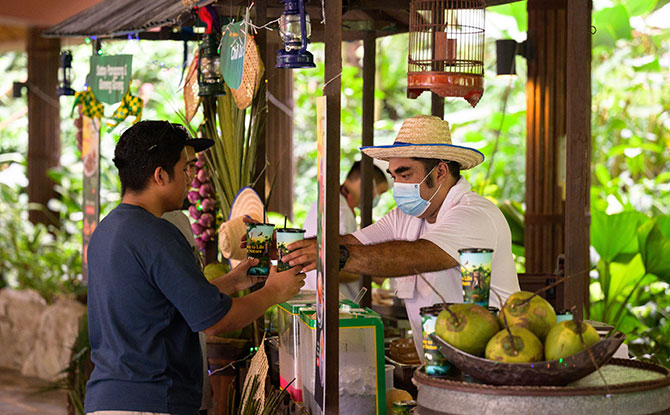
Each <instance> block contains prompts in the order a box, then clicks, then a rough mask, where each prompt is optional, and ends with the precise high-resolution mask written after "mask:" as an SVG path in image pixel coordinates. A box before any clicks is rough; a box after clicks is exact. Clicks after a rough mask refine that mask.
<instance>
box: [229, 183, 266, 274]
mask: <svg viewBox="0 0 670 415" xmlns="http://www.w3.org/2000/svg"><path fill="white" fill-rule="evenodd" d="M245 215H247V216H249V217H251V218H252V219H254V220H257V221H259V222H263V202H262V201H261V198H260V197H259V196H258V193H256V192H255V191H254V189H252V188H250V187H243V188H242V189H241V190H240V191H239V192H237V196H235V200H234V201H233V205H232V206H231V208H230V215H229V216H228V217H229V219H228V220H227V221H225V222H223V223H222V224H221V226H220V227H219V249H220V250H221V254H223V256H224V258H228V259H230V260H231V265H233V266H235V265H237V263H239V261H241V260H243V259H245V258H246V257H247V252H246V250H244V249H242V248H240V239H241V238H242V235H244V234H246V233H247V225H246V224H245V223H244V221H243V220H242V218H243V217H244V216H245Z"/></svg>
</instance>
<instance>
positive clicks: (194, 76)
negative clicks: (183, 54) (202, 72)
mask: <svg viewBox="0 0 670 415" xmlns="http://www.w3.org/2000/svg"><path fill="white" fill-rule="evenodd" d="M198 91H199V89H198V51H197V50H196V51H195V55H193V60H192V61H191V65H190V66H189V67H188V71H187V72H186V82H184V110H185V111H184V118H185V119H186V122H191V120H192V119H193V117H195V114H196V113H197V112H198V107H200V102H201V101H202V98H201V97H200V94H199V93H198Z"/></svg>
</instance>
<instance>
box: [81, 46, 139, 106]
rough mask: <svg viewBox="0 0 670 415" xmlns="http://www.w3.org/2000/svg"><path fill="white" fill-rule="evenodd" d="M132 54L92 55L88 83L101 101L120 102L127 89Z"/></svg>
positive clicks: (130, 72) (108, 102)
mask: <svg viewBox="0 0 670 415" xmlns="http://www.w3.org/2000/svg"><path fill="white" fill-rule="evenodd" d="M132 62H133V55H102V56H98V55H93V56H91V71H90V72H89V74H88V79H87V82H88V85H89V86H90V87H91V90H93V95H95V97H96V98H97V99H98V100H99V101H102V102H105V103H107V104H115V103H117V102H120V101H121V99H122V98H123V96H124V95H125V93H126V90H127V89H128V84H129V83H130V75H131V74H132Z"/></svg>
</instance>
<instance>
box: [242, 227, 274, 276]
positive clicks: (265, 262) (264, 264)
mask: <svg viewBox="0 0 670 415" xmlns="http://www.w3.org/2000/svg"><path fill="white" fill-rule="evenodd" d="M274 227H275V226H274V225H273V224H271V223H247V258H257V259H258V265H256V266H254V267H251V268H249V272H248V274H249V275H268V274H269V273H270V248H271V247H272V233H273V232H274Z"/></svg>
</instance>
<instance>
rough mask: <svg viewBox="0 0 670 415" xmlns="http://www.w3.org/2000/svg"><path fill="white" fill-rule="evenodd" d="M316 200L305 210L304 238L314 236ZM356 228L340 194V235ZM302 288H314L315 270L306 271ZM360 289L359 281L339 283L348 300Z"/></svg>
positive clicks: (353, 218) (356, 225)
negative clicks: (307, 210)
mask: <svg viewBox="0 0 670 415" xmlns="http://www.w3.org/2000/svg"><path fill="white" fill-rule="evenodd" d="M318 204H319V203H318V202H314V204H312V207H311V208H310V209H309V212H307V217H306V218H305V224H304V226H303V229H305V238H314V237H316V230H317V224H316V219H317V214H318V209H319V206H318ZM356 229H358V223H356V216H354V212H353V211H352V210H351V208H350V207H349V203H347V199H346V198H345V197H344V196H342V194H340V235H349V234H350V233H353V232H355V231H356ZM302 289H303V290H316V271H310V272H308V273H307V276H306V278H305V285H304V286H303V287H302ZM360 289H361V282H360V281H352V282H346V283H341V284H340V292H341V293H342V294H344V296H345V297H346V298H348V299H350V300H353V299H354V298H356V295H358V291H360Z"/></svg>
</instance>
